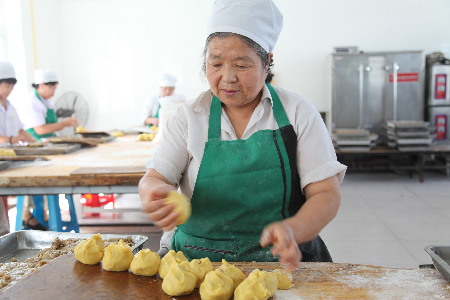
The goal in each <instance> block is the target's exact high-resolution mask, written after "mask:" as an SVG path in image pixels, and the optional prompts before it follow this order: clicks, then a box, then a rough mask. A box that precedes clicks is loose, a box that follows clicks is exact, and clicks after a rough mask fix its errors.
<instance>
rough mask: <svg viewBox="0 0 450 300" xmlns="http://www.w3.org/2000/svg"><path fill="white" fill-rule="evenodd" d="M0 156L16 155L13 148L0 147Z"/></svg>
mask: <svg viewBox="0 0 450 300" xmlns="http://www.w3.org/2000/svg"><path fill="white" fill-rule="evenodd" d="M0 156H17V155H16V151H14V149H5V148H0Z"/></svg>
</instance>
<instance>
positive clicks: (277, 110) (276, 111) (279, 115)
mask: <svg viewBox="0 0 450 300" xmlns="http://www.w3.org/2000/svg"><path fill="white" fill-rule="evenodd" d="M266 86H267V88H268V89H269V92H270V95H271V96H272V105H273V115H274V116H275V119H276V120H277V123H278V127H280V128H281V127H285V126H288V125H290V124H291V123H290V122H289V119H288V117H287V115H286V111H285V110H284V107H283V105H282V104H281V100H280V98H279V97H278V94H277V93H276V92H275V89H274V88H273V87H272V86H271V85H270V84H268V83H266Z"/></svg>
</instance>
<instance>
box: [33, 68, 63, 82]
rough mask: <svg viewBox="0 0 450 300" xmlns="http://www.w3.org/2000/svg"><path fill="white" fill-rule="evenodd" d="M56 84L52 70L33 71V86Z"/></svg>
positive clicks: (56, 79) (55, 77) (56, 78)
mask: <svg viewBox="0 0 450 300" xmlns="http://www.w3.org/2000/svg"><path fill="white" fill-rule="evenodd" d="M48 82H58V77H57V76H56V73H55V72H53V71H52V70H35V71H34V80H33V83H34V84H40V83H48Z"/></svg>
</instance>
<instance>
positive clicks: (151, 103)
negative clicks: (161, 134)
mask: <svg viewBox="0 0 450 300" xmlns="http://www.w3.org/2000/svg"><path fill="white" fill-rule="evenodd" d="M176 83H177V78H176V77H175V76H174V75H172V74H169V73H163V74H162V75H161V78H160V80H159V83H158V84H159V93H158V94H156V95H152V96H150V98H149V99H148V100H147V101H146V102H145V106H144V109H143V110H142V119H143V121H144V125H148V126H153V125H154V126H158V125H159V117H160V115H159V114H160V109H161V103H163V102H165V101H166V100H167V101H172V102H173V101H175V102H177V103H178V102H185V101H186V97H185V96H184V95H181V94H175V87H176Z"/></svg>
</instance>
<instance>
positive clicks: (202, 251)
mask: <svg viewBox="0 0 450 300" xmlns="http://www.w3.org/2000/svg"><path fill="white" fill-rule="evenodd" d="M282 23H283V17H282V14H281V13H280V11H279V10H278V8H277V7H276V5H275V3H274V2H273V1H272V0H216V1H214V4H213V7H212V12H211V16H210V21H209V24H208V30H207V39H206V45H205V49H204V72H205V74H206V78H207V80H208V83H209V87H210V89H209V90H208V91H206V92H204V93H202V94H201V95H200V96H198V98H197V99H196V100H194V101H192V102H190V103H188V104H185V105H182V106H181V107H180V108H179V109H178V110H177V113H176V114H175V115H174V116H173V117H172V118H171V119H169V121H168V124H167V128H168V129H170V130H166V131H165V132H164V133H163V135H162V136H161V141H160V144H159V145H158V146H157V149H156V151H155V153H154V155H153V156H152V159H151V161H150V162H149V163H148V164H147V167H148V171H147V173H146V174H145V175H144V177H143V178H142V179H141V181H140V183H139V193H140V197H141V199H142V201H143V208H144V210H145V211H146V212H147V213H148V214H149V216H150V218H151V219H152V221H153V222H154V224H156V225H157V226H158V227H160V228H163V229H165V230H166V232H165V233H164V235H163V237H162V239H161V249H160V253H163V252H164V251H167V248H169V249H173V250H175V251H179V250H182V251H183V253H184V254H185V256H186V257H187V258H188V259H193V258H202V257H208V258H209V259H210V260H211V261H220V260H221V259H226V260H227V261H263V262H267V261H279V262H280V263H282V264H283V265H284V266H286V267H287V268H289V269H295V268H297V267H298V265H299V262H300V261H311V262H312V261H332V259H331V256H330V254H329V252H328V250H327V248H326V246H325V243H324V242H323V241H322V239H321V238H320V237H319V236H318V234H319V232H320V231H321V230H322V229H323V228H324V227H325V226H326V225H327V224H328V223H329V222H330V221H331V220H332V219H333V218H334V217H335V215H336V213H337V211H338V208H339V203H340V187H339V186H340V182H341V181H342V179H343V177H344V174H345V170H346V166H344V165H342V164H341V163H339V162H338V161H337V159H336V153H335V151H334V148H333V144H332V141H331V139H330V135H329V133H328V130H327V128H326V126H325V124H324V122H323V120H322V118H321V117H320V114H319V112H318V111H317V110H316V109H315V107H314V105H313V104H312V103H310V102H309V101H307V100H306V99H304V98H303V97H301V96H299V95H297V94H295V93H293V92H290V91H287V90H284V89H281V88H274V87H272V86H271V85H270V84H268V83H266V79H267V75H268V74H269V71H270V68H271V66H272V60H273V50H274V47H275V43H276V41H277V39H278V36H279V34H280V31H281V28H282ZM178 188H179V189H180V190H181V192H182V193H183V194H185V195H186V196H187V197H188V198H189V199H190V201H191V208H192V215H191V216H190V218H189V219H188V220H187V221H186V222H185V223H184V224H181V225H180V224H179V222H178V217H179V215H180V213H179V212H178V210H177V209H175V208H174V206H173V205H170V204H166V202H165V201H166V198H167V196H168V193H169V192H170V191H174V190H177V189H178ZM174 228H176V229H175V230H173V229H174ZM165 248H166V249H165Z"/></svg>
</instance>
